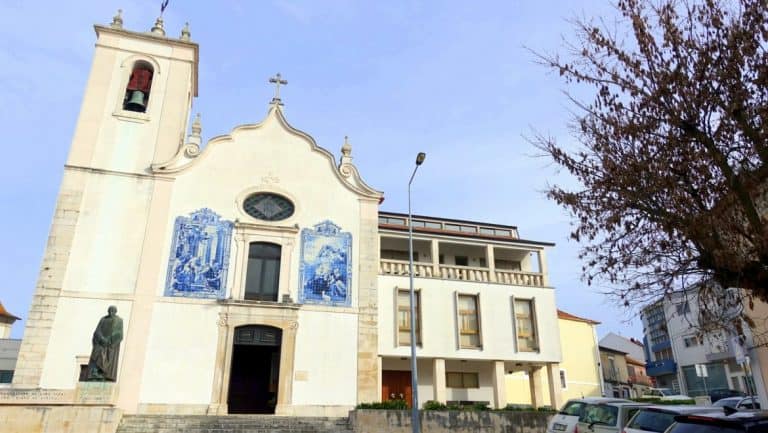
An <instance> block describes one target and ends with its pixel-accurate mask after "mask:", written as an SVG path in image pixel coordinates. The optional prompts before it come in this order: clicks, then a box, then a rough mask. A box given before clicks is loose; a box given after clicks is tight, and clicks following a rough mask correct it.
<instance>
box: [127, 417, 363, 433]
mask: <svg viewBox="0 0 768 433" xmlns="http://www.w3.org/2000/svg"><path fill="white" fill-rule="evenodd" d="M273 432H274V433H351V432H352V428H351V427H350V425H349V419H347V418H325V417H289V416H274V415H223V416H207V415H124V416H123V418H122V420H121V421H120V425H119V426H118V428H117V433H273Z"/></svg>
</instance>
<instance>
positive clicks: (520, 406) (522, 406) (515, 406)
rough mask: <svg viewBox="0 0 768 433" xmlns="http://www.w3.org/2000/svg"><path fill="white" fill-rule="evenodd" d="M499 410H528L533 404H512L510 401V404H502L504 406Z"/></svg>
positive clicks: (531, 408)
mask: <svg viewBox="0 0 768 433" xmlns="http://www.w3.org/2000/svg"><path fill="white" fill-rule="evenodd" d="M501 410H510V411H528V410H533V406H531V405H529V404H512V403H510V404H508V405H506V406H504V408H503V409H501Z"/></svg>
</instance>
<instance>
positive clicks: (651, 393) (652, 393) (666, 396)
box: [643, 388, 693, 400]
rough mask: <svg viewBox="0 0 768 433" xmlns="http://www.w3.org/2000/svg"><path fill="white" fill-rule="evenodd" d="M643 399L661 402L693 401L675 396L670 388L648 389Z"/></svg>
mask: <svg viewBox="0 0 768 433" xmlns="http://www.w3.org/2000/svg"><path fill="white" fill-rule="evenodd" d="M643 398H658V399H661V400H693V397H688V396H687V395H682V394H675V392H674V391H672V388H649V389H648V391H647V392H646V393H645V394H644V395H643Z"/></svg>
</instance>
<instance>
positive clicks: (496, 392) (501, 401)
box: [491, 361, 507, 409]
mask: <svg viewBox="0 0 768 433" xmlns="http://www.w3.org/2000/svg"><path fill="white" fill-rule="evenodd" d="M492 367H493V368H492V369H491V375H492V381H493V401H494V407H495V408H496V409H502V408H503V407H504V406H506V405H507V387H506V379H505V376H504V372H505V371H506V370H505V369H504V361H493V366H492Z"/></svg>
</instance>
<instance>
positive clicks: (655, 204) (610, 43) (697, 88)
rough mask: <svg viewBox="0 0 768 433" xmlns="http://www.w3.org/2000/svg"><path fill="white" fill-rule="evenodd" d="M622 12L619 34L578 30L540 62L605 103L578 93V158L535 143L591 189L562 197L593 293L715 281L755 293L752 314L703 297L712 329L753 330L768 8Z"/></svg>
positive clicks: (636, 297)
mask: <svg viewBox="0 0 768 433" xmlns="http://www.w3.org/2000/svg"><path fill="white" fill-rule="evenodd" d="M616 9H617V11H618V12H619V16H620V18H619V21H618V25H617V26H616V27H615V29H609V27H608V26H607V25H605V24H604V22H602V21H599V22H597V23H595V22H594V20H577V21H576V30H577V32H576V33H577V35H576V39H575V41H574V42H573V43H571V44H570V45H569V46H568V47H567V48H568V52H567V53H566V55H564V56H560V55H543V54H537V56H538V58H539V60H540V61H541V62H542V63H544V64H545V65H546V66H547V67H549V68H552V69H553V70H555V71H556V72H558V73H559V74H560V75H561V76H562V77H563V78H564V80H565V82H566V83H567V84H568V85H569V86H570V87H572V88H574V87H579V86H587V87H588V88H589V89H592V91H591V92H590V94H591V93H594V99H593V100H591V102H585V101H582V100H579V99H577V98H576V97H573V96H571V94H569V97H570V100H571V101H572V102H573V103H574V104H575V105H576V107H577V110H576V114H575V118H574V125H573V126H574V128H573V129H574V133H575V134H574V135H575V136H576V138H577V140H578V142H579V146H578V147H577V148H575V149H567V148H564V147H563V146H561V145H560V144H559V143H557V142H556V141H555V140H554V139H552V138H550V137H546V136H538V137H536V138H534V142H535V144H536V146H537V147H539V148H540V149H542V150H543V151H545V153H546V154H548V155H549V156H550V157H551V158H552V160H553V161H554V162H555V163H556V164H557V165H559V166H561V167H563V168H565V169H566V170H567V171H568V172H570V174H571V175H573V176H574V177H575V178H576V179H577V180H578V181H579V183H580V187H578V188H576V189H572V188H566V187H562V186H557V185H555V186H551V187H549V189H548V196H549V197H550V198H552V199H554V200H555V201H556V202H557V203H559V204H560V205H562V206H563V207H565V208H566V209H567V210H568V211H569V212H570V213H571V214H572V216H573V217H574V220H575V222H574V229H573V232H572V233H571V236H572V237H573V238H574V239H576V240H578V241H581V242H582V245H583V247H582V250H581V252H580V257H581V258H582V260H583V261H584V266H583V275H584V277H585V279H586V281H587V282H588V283H590V284H592V283H593V282H595V281H596V279H597V280H602V281H605V282H607V283H609V284H610V287H613V288H615V289H612V290H611V294H612V295H614V296H616V298H617V299H619V300H620V302H621V303H623V304H624V305H626V306H629V307H633V306H636V305H641V304H644V303H646V302H649V301H651V300H653V299H657V298H658V297H659V296H660V295H663V294H669V293H670V292H671V291H674V290H679V289H682V288H686V287H690V286H691V285H695V284H700V283H702V282H707V281H714V282H716V283H719V285H720V286H722V287H738V288H742V289H743V291H742V292H741V293H743V294H744V296H742V297H738V300H737V301H734V302H737V303H738V305H728V304H729V302H730V301H728V299H730V297H724V296H722V291H721V290H720V291H718V290H709V291H708V289H706V287H711V285H710V286H707V285H704V286H702V287H705V288H704V293H703V294H702V295H703V296H700V298H701V300H702V301H706V302H708V303H709V304H708V305H709V307H708V308H705V310H704V311H709V313H708V314H710V316H709V317H707V318H705V319H706V320H713V319H714V320H721V321H724V322H729V323H730V325H731V327H732V328H735V329H736V332H738V333H739V334H743V332H742V330H741V323H742V319H745V316H748V314H746V313H747V312H748V311H749V310H750V308H751V304H752V302H753V301H754V299H759V300H762V301H768V225H766V218H767V217H768V184H767V183H766V180H767V179H768V166H767V165H766V162H768V53H767V49H768V0H732V1H729V0H719V1H718V0H699V1H696V0H690V1H682V0H681V1H675V0H658V1H651V0H620V1H618V2H617V3H616ZM718 304H719V305H720V306H719V307H718V308H714V307H712V306H713V305H718ZM734 311H739V313H738V314H737V315H736V316H734V314H733V312H734ZM746 320H747V323H750V322H749V318H748V317H747V318H746Z"/></svg>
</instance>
